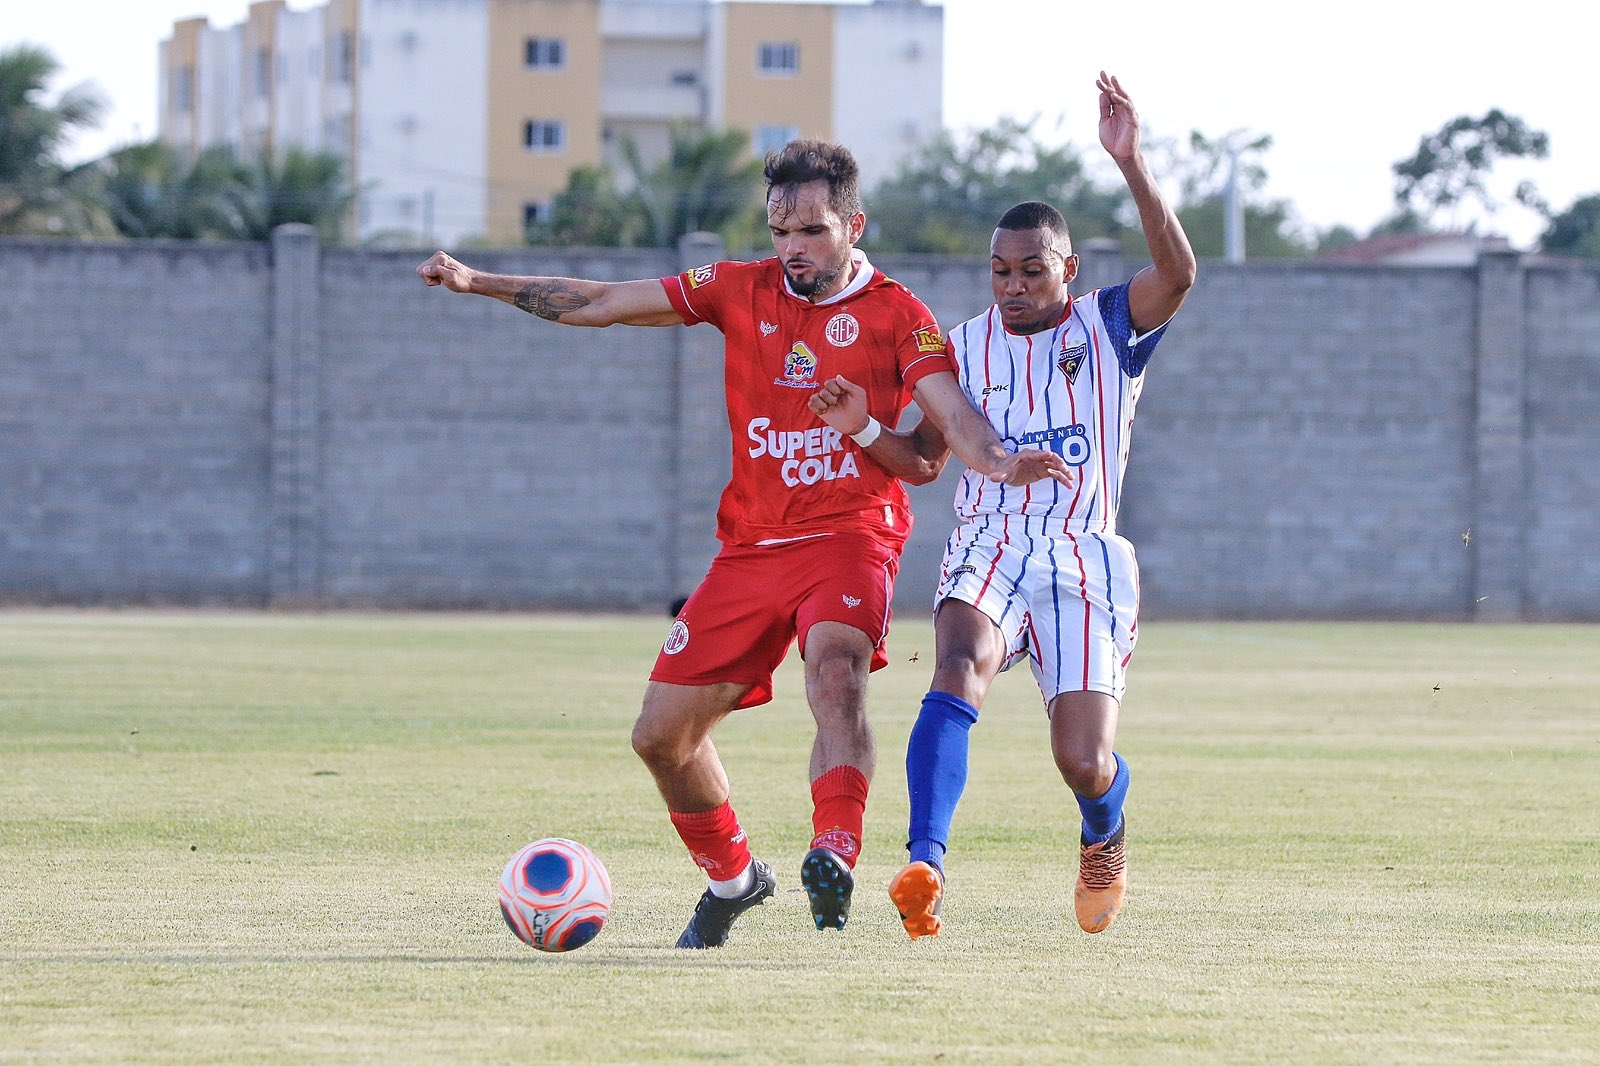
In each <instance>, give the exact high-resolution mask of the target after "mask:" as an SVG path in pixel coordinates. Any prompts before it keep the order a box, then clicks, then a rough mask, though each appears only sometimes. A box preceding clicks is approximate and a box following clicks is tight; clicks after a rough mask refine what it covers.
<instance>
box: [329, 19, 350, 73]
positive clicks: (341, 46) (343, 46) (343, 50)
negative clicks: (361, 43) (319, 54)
mask: <svg viewBox="0 0 1600 1066" xmlns="http://www.w3.org/2000/svg"><path fill="white" fill-rule="evenodd" d="M328 65H329V69H328V76H329V78H330V79H331V80H332V81H333V82H334V83H335V84H338V85H349V84H350V81H351V78H352V76H353V75H354V74H355V66H356V39H355V35H354V34H352V33H351V32H350V31H349V30H344V31H342V32H341V33H340V34H339V36H338V39H337V40H336V41H335V43H334V46H333V47H332V48H329V49H328Z"/></svg>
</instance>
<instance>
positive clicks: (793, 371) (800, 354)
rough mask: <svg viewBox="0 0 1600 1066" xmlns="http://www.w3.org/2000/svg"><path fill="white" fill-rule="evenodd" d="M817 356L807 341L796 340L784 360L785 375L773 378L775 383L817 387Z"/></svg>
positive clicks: (800, 387)
mask: <svg viewBox="0 0 1600 1066" xmlns="http://www.w3.org/2000/svg"><path fill="white" fill-rule="evenodd" d="M816 378H817V357H816V355H815V354H813V353H812V351H811V349H810V348H807V347H806V342H805V341H796V342H795V345H794V347H793V348H790V349H789V354H788V355H787V356H785V357H784V360H783V377H781V378H773V380H772V383H773V384H774V385H782V386H783V387H785V388H789V389H814V388H816V387H817V381H816Z"/></svg>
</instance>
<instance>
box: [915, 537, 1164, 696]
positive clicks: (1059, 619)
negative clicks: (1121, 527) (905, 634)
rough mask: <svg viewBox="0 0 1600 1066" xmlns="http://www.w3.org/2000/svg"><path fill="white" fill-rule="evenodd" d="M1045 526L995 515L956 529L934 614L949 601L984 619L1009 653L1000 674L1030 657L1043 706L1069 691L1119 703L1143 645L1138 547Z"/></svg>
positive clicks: (947, 551) (1120, 539) (947, 550)
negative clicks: (1137, 648)
mask: <svg viewBox="0 0 1600 1066" xmlns="http://www.w3.org/2000/svg"><path fill="white" fill-rule="evenodd" d="M1042 525H1043V522H1042V521H1041V520H1039V519H1032V520H1027V519H1023V518H1020V517H1016V516H1012V517H1011V518H1010V519H1009V520H1004V519H1003V516H998V517H995V518H987V517H981V518H978V519H975V520H973V521H971V522H964V523H962V524H961V525H960V526H958V527H957V528H956V531H955V532H954V533H952V534H950V540H949V542H948V543H947V544H946V545H945V553H944V563H943V565H942V566H941V567H940V571H939V588H938V591H937V592H936V593H935V595H934V612H935V613H936V614H937V612H938V605H939V604H941V603H943V602H944V601H945V600H946V599H951V598H953V599H957V600H961V601H963V602H965V603H970V604H972V606H974V607H976V608H977V609H978V610H980V611H982V612H983V613H984V614H985V615H987V616H988V617H989V619H990V620H991V621H993V622H994V624H995V625H996V626H998V627H999V628H1000V632H1001V634H1002V635H1003V636H1004V637H1005V640H1006V647H1007V648H1008V649H1009V650H1010V654H1009V656H1008V657H1007V659H1006V662H1005V666H1004V669H1010V668H1011V667H1012V666H1014V665H1016V663H1018V662H1020V661H1021V660H1022V659H1023V658H1024V657H1026V658H1027V659H1028V660H1029V662H1030V663H1031V664H1032V666H1033V676H1034V677H1035V678H1036V679H1037V680H1038V682H1039V691H1040V693H1041V694H1042V695H1043V696H1044V702H1045V706H1046V707H1048V706H1049V704H1050V701H1051V700H1053V699H1055V697H1056V696H1058V695H1060V694H1061V693H1063V692H1083V691H1092V692H1104V693H1106V694H1107V695H1109V696H1111V697H1112V698H1113V699H1115V700H1117V701H1118V702H1119V703H1120V702H1121V700H1122V694H1123V692H1124V691H1125V690H1126V688H1127V669H1128V660H1130V659H1131V658H1132V657H1133V646H1134V644H1135V643H1136V642H1137V640H1138V637H1139V629H1138V619H1139V563H1138V560H1137V559H1136V558H1135V557H1134V553H1133V545H1132V544H1130V543H1129V542H1128V541H1127V540H1126V539H1125V538H1123V537H1120V536H1118V535H1116V534H1115V533H1065V532H1059V531H1058V532H1055V533H1053V534H1048V535H1047V534H1044V533H1042V532H1039V531H1038V528H1039V527H1040V526H1042ZM1029 526H1033V527H1034V532H1032V533H1031V534H1030V533H1029V532H1028V531H1027V527H1029ZM1019 531H1020V532H1019Z"/></svg>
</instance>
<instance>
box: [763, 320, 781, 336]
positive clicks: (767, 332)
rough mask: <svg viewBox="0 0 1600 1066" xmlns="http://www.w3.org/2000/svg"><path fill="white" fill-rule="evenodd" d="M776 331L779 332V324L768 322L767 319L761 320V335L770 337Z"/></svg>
mask: <svg viewBox="0 0 1600 1066" xmlns="http://www.w3.org/2000/svg"><path fill="white" fill-rule="evenodd" d="M776 332H778V327H777V326H775V325H773V324H772V323H771V322H768V321H767V320H766V319H762V320H761V335H762V336H763V337H770V336H772V335H773V334H774V333H776Z"/></svg>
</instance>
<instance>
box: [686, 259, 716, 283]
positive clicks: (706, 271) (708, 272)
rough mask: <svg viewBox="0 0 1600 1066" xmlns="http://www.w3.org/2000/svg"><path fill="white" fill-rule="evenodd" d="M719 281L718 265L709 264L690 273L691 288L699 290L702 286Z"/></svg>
mask: <svg viewBox="0 0 1600 1066" xmlns="http://www.w3.org/2000/svg"><path fill="white" fill-rule="evenodd" d="M716 280H717V264H715V263H707V264H706V265H705V266H697V267H695V268H694V269H693V270H691V271H689V288H691V289H698V288H699V287H700V286H702V285H710V284H711V283H712V282H713V281H716Z"/></svg>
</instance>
